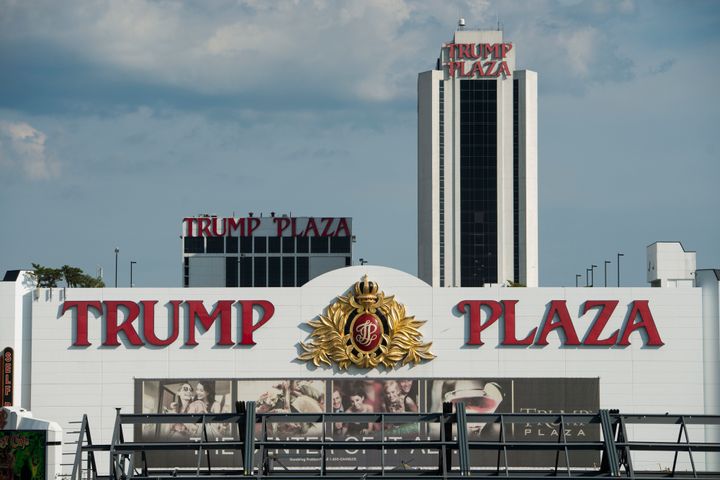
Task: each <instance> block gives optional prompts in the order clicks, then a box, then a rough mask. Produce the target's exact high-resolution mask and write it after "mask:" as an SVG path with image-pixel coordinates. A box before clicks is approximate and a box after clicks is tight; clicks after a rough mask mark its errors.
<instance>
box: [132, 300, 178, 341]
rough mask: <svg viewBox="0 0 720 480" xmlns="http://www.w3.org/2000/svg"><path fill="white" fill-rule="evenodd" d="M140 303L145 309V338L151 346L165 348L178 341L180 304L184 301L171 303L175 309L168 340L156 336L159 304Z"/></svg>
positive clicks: (153, 302) (146, 301) (155, 302)
mask: <svg viewBox="0 0 720 480" xmlns="http://www.w3.org/2000/svg"><path fill="white" fill-rule="evenodd" d="M140 303H142V307H143V335H144V336H145V340H147V342H148V343H149V344H150V345H155V346H156V347H164V346H166V345H170V344H171V343H173V342H174V341H175V340H177V337H178V333H180V328H179V326H180V304H181V303H182V300H171V301H170V305H172V309H173V311H172V326H171V327H170V333H169V334H168V338H167V339H166V340H160V339H159V338H158V337H157V336H156V335H155V304H157V301H156V300H143V301H142V302H140Z"/></svg>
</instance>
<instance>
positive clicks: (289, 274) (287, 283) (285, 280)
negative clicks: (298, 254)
mask: <svg viewBox="0 0 720 480" xmlns="http://www.w3.org/2000/svg"><path fill="white" fill-rule="evenodd" d="M282 286H283V287H294V286H295V257H283V259H282Z"/></svg>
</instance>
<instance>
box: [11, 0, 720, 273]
mask: <svg viewBox="0 0 720 480" xmlns="http://www.w3.org/2000/svg"><path fill="white" fill-rule="evenodd" d="M459 16H463V17H465V18H466V20H467V23H468V26H469V27H483V28H488V27H496V26H497V22H498V19H499V20H500V22H502V25H503V27H504V30H505V35H506V38H507V39H508V40H510V41H512V42H514V43H515V49H516V52H517V55H518V62H519V67H520V68H528V69H532V70H536V71H537V72H538V75H539V85H540V86H539V90H540V101H539V136H540V140H539V149H540V154H539V176H540V186H539V187H540V218H539V220H540V272H541V275H540V281H541V284H542V285H545V286H550V285H574V282H575V274H576V273H584V272H585V268H587V267H588V266H589V265H590V264H592V263H595V264H597V265H600V266H601V269H600V272H598V273H596V283H598V281H597V278H602V265H603V261H604V260H612V261H613V264H612V265H611V274H610V275H609V280H610V282H611V283H613V282H614V281H615V273H614V272H615V270H614V269H615V255H616V253H617V252H623V253H624V254H625V257H624V259H623V263H622V272H623V274H622V278H623V283H626V284H633V285H644V284H645V247H646V246H647V245H648V244H650V243H652V242H654V241H656V240H680V241H682V242H683V244H684V245H685V247H686V249H689V250H695V251H697V252H698V253H697V258H698V266H699V267H705V268H708V267H716V268H717V267H720V214H718V212H717V210H718V194H719V193H720V190H719V189H718V186H719V185H720V131H719V130H718V128H719V127H720V94H719V93H718V78H720V2H715V1H707V2H702V1H693V2H662V1H657V2H649V1H643V2H632V1H613V2H605V1H602V2H600V1H598V2H594V1H587V2H579V1H554V2H550V1H541V0H537V1H532V2H528V1H522V2H513V1H503V2H497V3H495V2H486V1H460V0H458V1H442V2H440V1H438V2H429V1H428V2H419V1H417V2H416V1H403V0H395V1H393V0H382V1H353V2H350V1H329V0H328V1H324V0H315V1H282V0H281V1H275V2H269V1H264V0H246V1H242V0H234V1H214V2H170V1H161V0H156V1H123V2H119V1H118V2H109V1H81V2H77V1H63V2H52V1H20V0H18V1H14V0H0V215H1V218H2V229H1V232H2V234H1V235H0V271H4V270H7V269H17V268H27V267H29V266H30V263H31V262H37V263H41V264H46V265H57V266H59V265H62V264H70V265H77V266H79V267H81V268H84V269H85V270H87V271H89V272H92V273H94V272H95V271H96V268H97V267H98V266H100V267H103V268H104V271H105V278H106V280H112V275H113V268H114V252H113V250H114V248H115V247H116V246H117V247H118V248H120V269H119V279H120V284H122V285H127V283H128V277H129V262H130V261H131V260H134V261H137V262H138V264H137V265H136V267H135V283H136V284H137V285H139V286H178V285H180V279H181V276H180V275H181V271H180V260H181V258H180V255H181V249H180V243H179V238H178V236H179V234H180V222H181V219H182V218H183V217H185V216H189V215H195V214H199V213H205V212H207V213H215V214H218V215H221V216H226V215H227V216H230V215H232V214H233V212H234V213H236V214H238V215H245V214H246V212H249V211H253V212H258V213H259V212H264V213H265V214H267V213H269V212H270V211H276V212H285V213H290V212H291V213H292V214H294V215H297V216H305V215H314V216H351V217H353V227H354V233H355V234H356V235H357V238H358V241H357V243H356V244H355V259H357V258H358V257H364V258H366V259H368V260H369V261H370V262H371V263H373V264H381V265H386V266H391V267H395V268H399V269H402V270H405V271H408V272H411V273H416V271H417V265H416V255H417V247H416V239H417V234H416V161H417V159H416V81H417V73H418V72H420V71H424V70H428V69H430V68H432V67H433V65H434V62H435V58H436V57H437V55H438V53H439V49H440V45H441V43H442V42H444V41H447V40H449V39H450V38H451V36H452V32H453V31H454V29H455V25H456V23H457V18H458V17H459ZM0 273H1V272H0ZM108 283H111V281H110V282H108Z"/></svg>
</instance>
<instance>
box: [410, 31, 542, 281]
mask: <svg viewBox="0 0 720 480" xmlns="http://www.w3.org/2000/svg"><path fill="white" fill-rule="evenodd" d="M537 216H538V208H537V74H536V73H535V72H532V71H529V70H516V69H515V49H514V46H513V44H512V43H509V42H505V41H504V40H503V32H502V31H494V30H493V31H479V30H464V29H460V30H458V31H456V32H455V34H454V36H453V39H452V41H451V42H449V43H446V44H444V45H443V46H442V49H441V52H440V57H439V58H438V60H437V65H436V67H435V69H434V70H430V71H427V72H423V73H421V74H420V75H419V76H418V275H419V277H420V278H422V279H423V280H425V281H426V282H428V283H429V284H431V285H433V286H440V287H453V286H454V287H461V286H462V287H477V286H482V285H486V284H495V283H503V282H506V281H513V282H516V283H521V284H523V285H526V286H528V287H535V286H537V285H538V220H537Z"/></svg>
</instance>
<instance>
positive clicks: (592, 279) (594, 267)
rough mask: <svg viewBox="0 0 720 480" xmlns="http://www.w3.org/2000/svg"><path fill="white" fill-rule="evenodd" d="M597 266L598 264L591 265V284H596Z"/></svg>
mask: <svg viewBox="0 0 720 480" xmlns="http://www.w3.org/2000/svg"><path fill="white" fill-rule="evenodd" d="M596 268H597V265H590V275H591V277H590V286H591V287H594V286H595V269H596Z"/></svg>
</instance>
